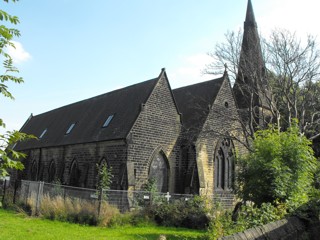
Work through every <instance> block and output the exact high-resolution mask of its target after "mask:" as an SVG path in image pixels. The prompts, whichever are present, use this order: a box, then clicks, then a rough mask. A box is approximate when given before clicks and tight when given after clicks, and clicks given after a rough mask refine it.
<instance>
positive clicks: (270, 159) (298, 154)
mask: <svg viewBox="0 0 320 240" xmlns="http://www.w3.org/2000/svg"><path fill="white" fill-rule="evenodd" d="M310 144H311V142H310V141H309V140H308V139H307V138H306V137H305V136H304V135H302V134H300V133H299V128H298V125H297V123H296V122H293V123H292V127H290V128H288V129H287V131H285V132H278V130H277V129H276V128H274V127H272V126H271V127H270V128H269V129H267V130H261V131H257V132H256V134H255V139H254V140H253V144H252V145H253V146H252V152H250V153H249V154H248V155H247V157H245V158H244V159H240V162H239V168H240V171H239V174H237V181H236V182H237V188H236V191H237V193H238V195H239V198H240V199H243V201H251V202H254V203H255V204H257V205H258V206H261V204H262V203H265V202H269V203H272V204H273V205H276V204H286V205H287V207H288V209H289V211H294V210H295V209H296V208H298V207H299V206H301V205H303V204H304V203H306V202H307V201H308V196H309V194H310V192H311V191H312V188H313V187H314V174H315V172H316V169H317V161H316V159H315V157H314V156H313V150H312V148H311V146H310Z"/></svg>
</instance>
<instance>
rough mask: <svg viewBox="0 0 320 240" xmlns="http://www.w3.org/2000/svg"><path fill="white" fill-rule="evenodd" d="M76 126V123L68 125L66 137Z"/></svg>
mask: <svg viewBox="0 0 320 240" xmlns="http://www.w3.org/2000/svg"><path fill="white" fill-rule="evenodd" d="M75 125H76V123H72V124H71V125H70V127H69V128H68V130H67V131H66V135H68V134H69V133H71V131H72V129H73V128H74V126H75Z"/></svg>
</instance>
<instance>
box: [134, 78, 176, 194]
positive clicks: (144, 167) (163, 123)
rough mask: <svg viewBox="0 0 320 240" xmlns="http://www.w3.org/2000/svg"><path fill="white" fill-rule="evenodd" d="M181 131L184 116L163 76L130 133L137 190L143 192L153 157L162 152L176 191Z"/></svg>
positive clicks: (171, 185)
mask: <svg viewBox="0 0 320 240" xmlns="http://www.w3.org/2000/svg"><path fill="white" fill-rule="evenodd" d="M180 128H181V123H180V115H179V114H178V112H177V109H176V106H175V104H174V100H173V97H172V94H171V90H170V86H169V84H168V81H167V80H166V78H165V76H164V75H162V77H161V79H160V80H159V81H158V83H157V85H156V86H155V88H154V90H153V92H152V94H151V96H150V97H149V99H148V101H147V102H146V104H145V105H144V106H141V113H140V115H139V117H138V119H137V121H136V122H135V124H134V127H133V128H132V130H131V132H130V139H131V143H130V144H129V147H128V162H133V163H134V170H133V171H134V177H135V184H134V185H135V186H134V187H135V189H136V190H140V189H142V188H143V185H144V184H146V183H147V181H148V174H149V167H150V164H151V161H152V156H153V155H154V154H156V153H157V152H159V151H160V150H162V151H163V153H164V154H165V156H166V157H167V159H168V163H169V169H170V170H169V171H170V173H169V176H170V177H169V191H170V192H173V191H175V187H174V186H175V167H176V166H175V165H176V162H177V157H178V153H179V150H180V149H179V147H178V146H177V139H178V137H179V134H180Z"/></svg>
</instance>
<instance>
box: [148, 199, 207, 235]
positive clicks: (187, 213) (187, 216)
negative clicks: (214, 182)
mask: <svg viewBox="0 0 320 240" xmlns="http://www.w3.org/2000/svg"><path fill="white" fill-rule="evenodd" d="M143 212H144V214H145V215H147V216H149V218H150V219H154V221H155V222H156V223H157V224H159V225H162V226H172V227H186V228H194V229H205V228H207V227H208V225H209V222H210V218H209V210H208V208H207V207H206V201H205V200H204V199H203V198H201V197H199V196H196V197H194V198H192V199H189V200H188V201H185V200H175V201H172V202H170V203H168V202H167V201H166V200H163V201H161V202H158V203H157V204H154V205H151V206H149V207H146V208H145V209H144V210H143Z"/></svg>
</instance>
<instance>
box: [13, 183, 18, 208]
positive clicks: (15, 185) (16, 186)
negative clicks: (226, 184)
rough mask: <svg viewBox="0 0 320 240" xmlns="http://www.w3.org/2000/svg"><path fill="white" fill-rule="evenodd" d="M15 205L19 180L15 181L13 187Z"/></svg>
mask: <svg viewBox="0 0 320 240" xmlns="http://www.w3.org/2000/svg"><path fill="white" fill-rule="evenodd" d="M13 188H14V189H13V204H16V196H17V190H18V180H15V181H14V185H13Z"/></svg>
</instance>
